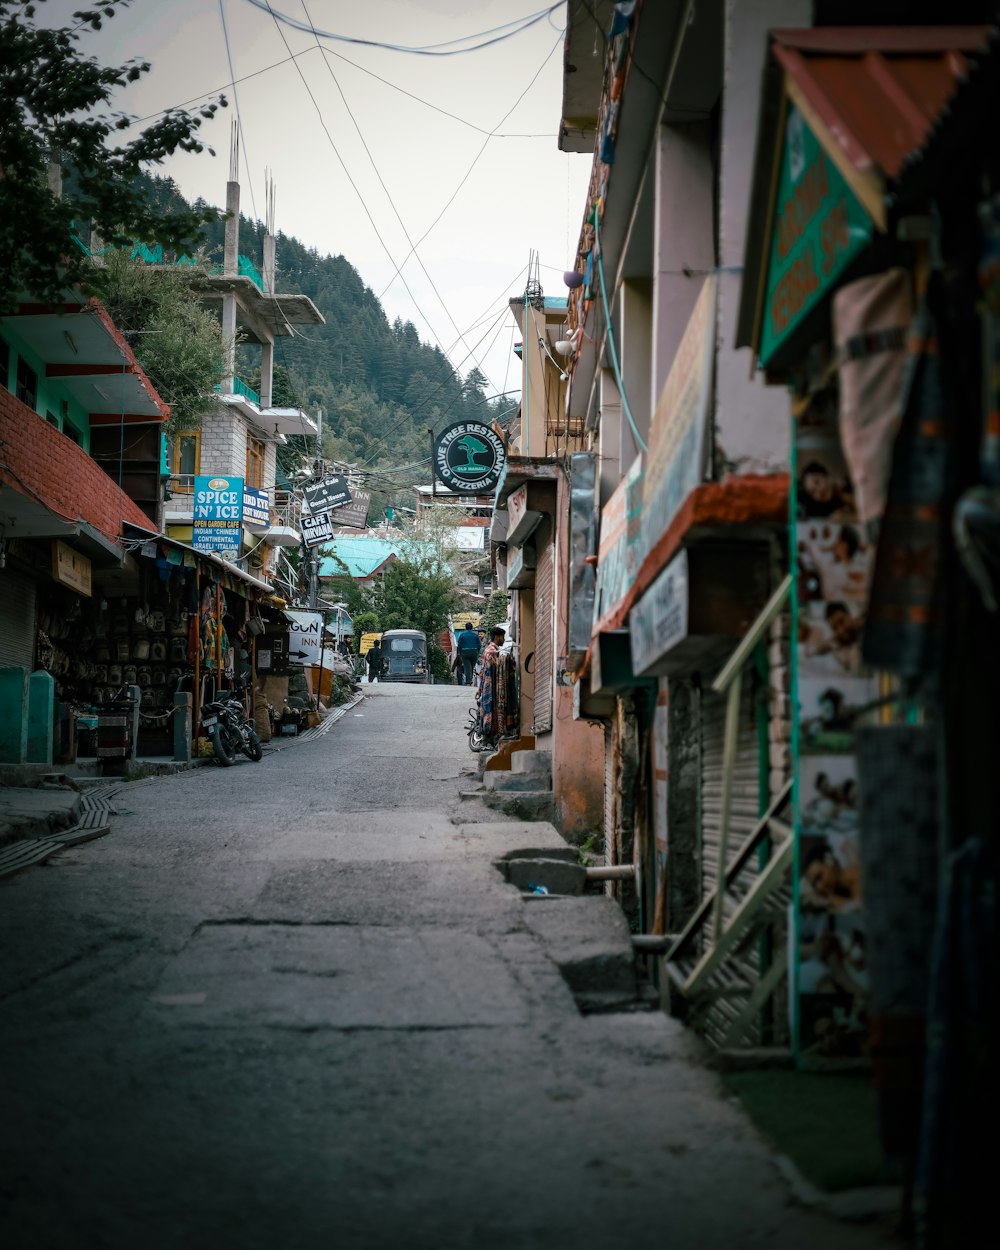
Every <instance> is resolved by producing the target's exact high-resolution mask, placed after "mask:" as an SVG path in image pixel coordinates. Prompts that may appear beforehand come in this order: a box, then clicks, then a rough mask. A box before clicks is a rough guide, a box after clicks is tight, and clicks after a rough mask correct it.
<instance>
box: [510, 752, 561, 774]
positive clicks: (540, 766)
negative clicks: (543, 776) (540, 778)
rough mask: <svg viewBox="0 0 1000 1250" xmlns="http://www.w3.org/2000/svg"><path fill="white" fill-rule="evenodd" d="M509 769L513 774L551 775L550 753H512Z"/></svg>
mask: <svg viewBox="0 0 1000 1250" xmlns="http://www.w3.org/2000/svg"><path fill="white" fill-rule="evenodd" d="M510 769H511V772H514V773H548V774H549V775H550V776H551V774H552V752H551V751H514V752H513V753H512V754H511V757H510Z"/></svg>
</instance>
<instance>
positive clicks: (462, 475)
mask: <svg viewBox="0 0 1000 1250" xmlns="http://www.w3.org/2000/svg"><path fill="white" fill-rule="evenodd" d="M506 461H507V451H506V448H505V447H504V444H503V439H502V438H501V437H500V435H499V434H497V433H496V432H495V431H494V430H493V429H491V427H490V426H488V425H483V423H482V422H481V421H457V422H456V423H455V424H454V425H449V426H448V427H447V428H446V429H444V430H442V431H441V433H440V434H439V435H438V436H437V438H436V439H435V440H434V472H435V473H436V474H437V476H438V479H439V480H440V481H442V482H443V483H444V484H445V486H447V488H448V489H449V490H453V491H457V492H459V493H460V494H463V495H485V494H490V493H492V492H493V491H494V490H495V489H496V484H497V482H499V481H500V475H501V473H503V467H504V464H505V463H506Z"/></svg>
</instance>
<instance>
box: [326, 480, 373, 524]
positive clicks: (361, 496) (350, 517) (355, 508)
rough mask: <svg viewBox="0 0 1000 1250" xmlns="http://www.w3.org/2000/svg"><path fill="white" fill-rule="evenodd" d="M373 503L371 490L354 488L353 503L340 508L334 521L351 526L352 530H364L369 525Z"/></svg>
mask: <svg viewBox="0 0 1000 1250" xmlns="http://www.w3.org/2000/svg"><path fill="white" fill-rule="evenodd" d="M371 501H372V493H371V491H370V490H359V489H358V488H357V487H356V486H352V487H351V502H350V503H345V504H343V505H342V506H341V507H339V508H338V509H337V515H336V517H335V518H334V519H335V520H336V522H337V524H338V525H349V526H351V528H352V529H357V530H363V529H364V528H365V526H366V525H367V524H368V508H369V506H370V505H371Z"/></svg>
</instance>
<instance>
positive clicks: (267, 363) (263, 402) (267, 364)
mask: <svg viewBox="0 0 1000 1250" xmlns="http://www.w3.org/2000/svg"><path fill="white" fill-rule="evenodd" d="M273 390H274V344H273V343H261V345H260V406H261V407H262V408H270V407H271V402H272V395H273Z"/></svg>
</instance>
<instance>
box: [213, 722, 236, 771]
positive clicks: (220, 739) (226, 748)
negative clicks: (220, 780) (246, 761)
mask: <svg viewBox="0 0 1000 1250" xmlns="http://www.w3.org/2000/svg"><path fill="white" fill-rule="evenodd" d="M212 746H213V748H214V750H215V758H216V759H217V760H218V761H219V763H220V764H221V765H222V767H223V768H228V767H229V765H230V764H231V763H232V762H233V760H234V759H236V747H235V746H234V745H233V740H232V738H231V736H230V730H229V727H228V726H227V725H221V724H220V725H219V726H218V727H217V729H216V731H215V733H214V734H213V735H212Z"/></svg>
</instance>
